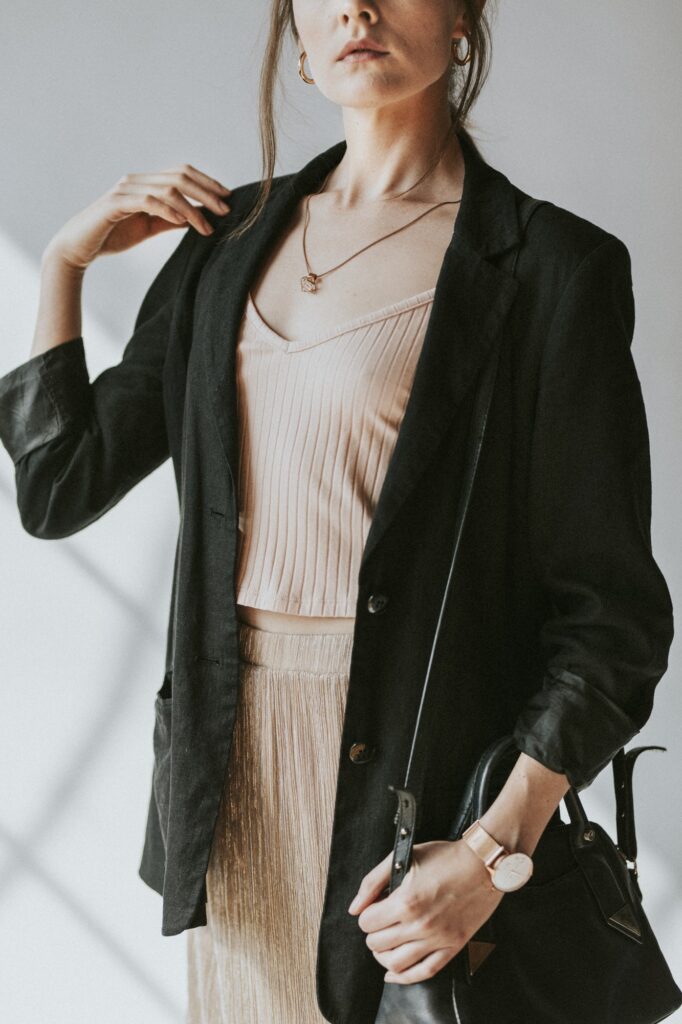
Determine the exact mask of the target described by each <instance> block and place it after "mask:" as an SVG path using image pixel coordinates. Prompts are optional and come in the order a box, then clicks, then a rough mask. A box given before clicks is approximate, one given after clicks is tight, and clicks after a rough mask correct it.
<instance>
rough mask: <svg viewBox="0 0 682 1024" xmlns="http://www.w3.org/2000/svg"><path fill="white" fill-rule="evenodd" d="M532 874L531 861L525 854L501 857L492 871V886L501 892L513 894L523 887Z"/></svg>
mask: <svg viewBox="0 0 682 1024" xmlns="http://www.w3.org/2000/svg"><path fill="white" fill-rule="evenodd" d="M532 874H533V861H532V860H531V858H530V857H529V856H528V854H527V853H510V854H508V855H507V856H506V857H502V858H501V859H500V861H499V863H498V864H497V866H496V868H495V870H494V871H493V879H492V881H493V885H494V886H495V888H496V889H500V890H501V891H502V892H513V891H514V890H515V889H520V888H521V886H522V885H525V884H526V882H527V881H528V879H529V878H530V876H531V875H532Z"/></svg>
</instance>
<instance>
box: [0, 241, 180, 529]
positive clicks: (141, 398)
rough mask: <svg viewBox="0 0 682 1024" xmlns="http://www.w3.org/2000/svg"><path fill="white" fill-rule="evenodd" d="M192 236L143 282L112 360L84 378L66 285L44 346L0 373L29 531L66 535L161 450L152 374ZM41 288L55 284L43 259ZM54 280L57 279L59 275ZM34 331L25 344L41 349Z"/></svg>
mask: <svg viewBox="0 0 682 1024" xmlns="http://www.w3.org/2000/svg"><path fill="white" fill-rule="evenodd" d="M199 238H200V236H199V234H198V232H196V231H193V230H191V229H190V230H188V231H186V232H184V234H183V236H182V238H181V239H180V241H179V243H178V245H177V246H176V248H175V249H174V251H173V252H172V253H171V255H170V257H169V258H168V259H167V260H166V262H165V264H164V265H163V266H162V268H161V270H160V271H159V272H158V273H157V275H156V277H155V278H154V280H153V281H152V283H151V285H150V286H149V288H148V290H147V292H146V294H145V296H144V299H143V301H142V304H141V306H140V309H139V312H138V314H137V317H136V320H135V326H134V330H133V334H132V337H131V338H130V340H129V341H128V343H127V345H126V347H125V349H124V352H123V355H122V358H121V361H120V362H119V363H118V364H117V365H115V366H111V367H108V368H107V369H105V370H104V371H103V372H102V373H100V374H99V376H97V377H96V378H95V379H94V380H93V381H90V377H89V373H88V369H87V364H86V358H85V349H84V345H83V338H82V336H80V335H73V336H70V337H67V340H65V341H62V340H61V339H62V338H64V337H65V336H69V335H70V333H71V330H72V329H73V328H74V327H75V326H76V322H75V320H76V319H77V314H75V311H74V305H75V302H76V283H75V282H74V281H73V280H71V281H70V284H69V289H70V290H68V289H67V292H62V299H61V300H60V302H59V307H60V313H59V317H58V319H57V320H55V334H54V337H55V338H58V339H59V343H58V344H54V345H50V346H49V347H46V348H45V349H44V350H43V351H39V352H37V353H35V354H34V355H32V356H31V357H30V358H29V359H28V360H26V361H25V362H24V363H21V364H20V365H19V366H16V367H15V368H14V369H12V370H11V371H10V372H9V373H7V374H5V375H4V376H3V377H0V440H1V441H2V443H3V445H4V447H5V448H6V449H7V451H8V453H9V455H10V456H11V458H12V461H13V462H14V466H15V484H16V492H17V505H18V508H19V514H20V517H21V522H22V525H23V527H24V529H25V530H26V531H27V532H28V533H30V534H32V535H33V536H35V537H40V538H43V539H53V538H60V537H66V536H69V535H71V534H73V533H76V532H77V531H78V530H81V529H83V528H84V527H85V526H87V525H88V524H89V523H91V522H93V521H94V520H95V519H97V518H99V516H101V515H103V514H104V513H105V512H106V511H107V510H108V509H110V508H111V507H112V506H113V505H115V504H116V502H118V501H119V500H120V499H121V498H122V497H123V495H124V494H125V493H126V492H127V491H129V490H130V489H131V487H133V485H134V484H135V483H137V482H138V481H139V480H141V479H142V478H143V477H144V476H146V475H147V474H148V473H150V472H151V471H152V470H153V469H155V468H156V467H157V466H159V465H160V464H161V463H162V462H163V461H164V460H165V459H166V458H167V457H168V455H169V449H168V438H167V432H166V424H165V413H164V406H163V393H162V370H163V364H164V360H165V355H166V349H167V344H168V339H169V335H170V326H171V320H172V315H173V308H174V305H175V301H176V298H177V295H178V293H179V291H180V289H181V284H182V281H183V277H184V274H185V271H186V269H187V265H188V262H189V257H190V255H191V252H192V249H193V246H194V244H195V242H196V241H198V240H199ZM49 267H50V269H48V270H47V278H46V283H47V286H48V289H53V288H59V287H60V285H61V286H62V287H63V286H64V277H63V276H61V272H60V271H59V270H56V269H55V267H54V264H50V265H49ZM60 278H61V280H60ZM42 337H43V332H42V331H38V332H37V336H36V340H35V341H34V348H35V347H39V348H40V347H42V345H43V341H42V340H41V338H42Z"/></svg>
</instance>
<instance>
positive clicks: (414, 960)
mask: <svg viewBox="0 0 682 1024" xmlns="http://www.w3.org/2000/svg"><path fill="white" fill-rule="evenodd" d="M433 945H434V944H433V940H431V941H429V940H428V939H424V938H418V939H413V940H412V941H411V942H407V941H400V942H397V943H396V944H395V945H394V946H393V948H392V949H385V950H382V951H381V952H377V951H376V950H372V952H373V953H374V958H375V959H376V960H377V961H378V962H379V963H380V964H381V966H382V967H385V968H386V970H387V971H391V973H392V974H403V973H404V972H405V971H406V970H407V969H408V968H409V967H413V966H415V965H416V964H418V963H420V962H421V961H422V960H423V959H424V957H426V956H429V955H430V954H431V953H433V952H434V948H433Z"/></svg>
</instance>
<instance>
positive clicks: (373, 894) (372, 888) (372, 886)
mask: <svg viewBox="0 0 682 1024" xmlns="http://www.w3.org/2000/svg"><path fill="white" fill-rule="evenodd" d="M392 857H393V850H391V852H390V853H388V854H387V855H386V856H385V857H384V859H383V860H382V861H379V863H378V864H377V865H376V867H374V868H372V870H371V871H368V873H367V874H366V875H365V877H364V878H363V879H362V881H361V882H360V886H359V888H358V891H357V893H356V894H355V896H354V897H353V899H352V900H351V903H350V906H349V907H348V912H349V913H350V914H357V913H359V912H360V911H362V910H363V909H364V908H365V907H367V906H369V904H370V903H373V902H374V900H376V899H377V898H378V897H379V896H380V895H381V894H382V892H383V890H384V889H385V888H386V887H387V886H388V884H389V882H390V880H391V860H392Z"/></svg>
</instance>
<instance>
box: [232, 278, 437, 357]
mask: <svg viewBox="0 0 682 1024" xmlns="http://www.w3.org/2000/svg"><path fill="white" fill-rule="evenodd" d="M435 293H436V288H435V286H433V287H431V288H427V289H426V290H425V291H421V292H417V293H416V294H415V295H408V296H406V297H405V298H403V299H399V300H398V301H397V302H392V303H388V304H387V305H385V306H382V307H381V308H380V309H375V310H372V311H371V312H370V313H364V314H362V315H361V316H357V317H353V319H352V320H347V321H346V322H345V323H342V324H338V325H337V326H336V327H333V328H332V329H331V330H328V331H320V332H319V333H318V334H316V335H314V336H313V337H311V338H301V339H291V340H290V339H287V338H285V337H283V336H282V335H281V334H279V333H278V332H277V331H275V330H274V329H273V328H272V327H271V326H270V325H269V324H268V323H266V321H265V320H264V319H263V317H262V316H261V314H260V313H259V311H258V307H257V306H256V303H255V302H254V300H253V297H252V295H251V291H250V290H249V293H248V295H247V300H246V315H247V317H248V318H249V320H250V322H251V323H252V324H253V326H254V327H256V328H257V329H258V331H259V332H260V334H261V335H262V336H263V337H264V338H266V339H267V340H268V341H269V342H271V344H273V345H275V346H276V347H277V348H279V349H281V350H282V351H285V352H299V351H302V350H303V349H307V348H312V347H313V346H315V345H321V344H322V343H323V342H325V341H331V340H332V339H334V338H340V337H342V336H343V335H344V334H348V333H350V332H351V331H355V330H357V329H358V328H359V327H365V326H369V325H370V324H375V323H379V322H380V321H381V320H386V319H388V318H389V317H392V316H397V315H398V314H400V313H404V312H407V310H411V309H416V308H417V307H418V306H423V305H426V304H427V303H428V302H431V301H432V300H433V297H434V295H435Z"/></svg>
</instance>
